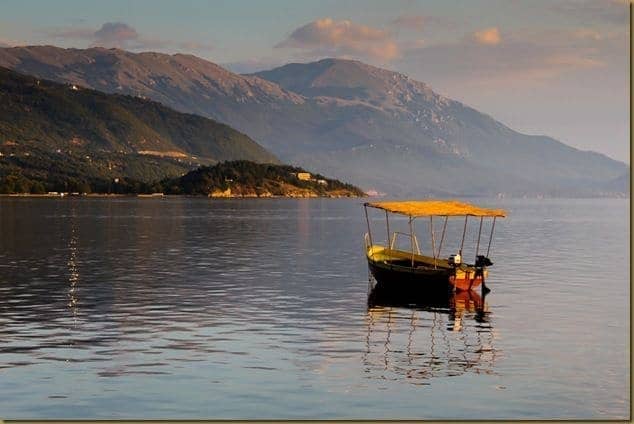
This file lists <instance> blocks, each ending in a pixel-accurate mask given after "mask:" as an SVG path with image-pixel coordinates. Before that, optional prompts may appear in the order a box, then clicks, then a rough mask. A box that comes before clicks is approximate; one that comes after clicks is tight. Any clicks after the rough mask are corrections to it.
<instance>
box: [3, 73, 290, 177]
mask: <svg viewBox="0 0 634 424" xmlns="http://www.w3.org/2000/svg"><path fill="white" fill-rule="evenodd" d="M235 159H246V160H252V161H256V162H278V159H277V158H276V157H275V156H274V155H272V154H271V153H269V152H268V151H267V150H265V149H264V148H263V147H261V146H260V145H258V144H257V143H256V142H255V141H253V140H252V139H250V138H249V137H248V136H246V135H244V134H242V133H240V132H238V131H236V130H234V129H232V128H231V127H229V126H227V125H225V124H220V123H218V122H215V121H213V120H211V119H208V118H203V117H200V116H196V115H191V114H184V113H179V112H175V111H173V110H171V109H169V108H168V107H166V106H163V105H161V104H160V103H157V102H154V101H149V100H144V99H141V98H138V97H132V96H124V95H114V94H104V93H101V92H99V91H95V90H91V89H85V88H83V87H79V86H72V85H67V84H59V83H54V82H50V81H47V80H42V79H37V78H35V77H31V76H25V75H22V74H19V73H16V72H14V71H11V70H9V69H6V68H0V175H5V176H6V175H8V174H11V173H14V174H20V175H25V176H26V178H27V179H33V180H39V181H47V182H49V183H51V184H52V183H53V181H57V183H56V184H61V183H62V182H63V181H64V179H65V178H66V179H67V178H72V179H74V181H82V182H83V183H88V184H90V182H91V181H92V182H93V183H95V181H97V180H101V181H105V180H112V179H114V178H131V179H135V180H141V181H151V180H155V179H159V178H163V177H165V176H168V175H180V174H183V173H184V172H186V171H187V170H189V169H192V168H195V167H196V166H197V165H200V164H201V163H204V164H210V163H216V162H218V161H226V160H235Z"/></svg>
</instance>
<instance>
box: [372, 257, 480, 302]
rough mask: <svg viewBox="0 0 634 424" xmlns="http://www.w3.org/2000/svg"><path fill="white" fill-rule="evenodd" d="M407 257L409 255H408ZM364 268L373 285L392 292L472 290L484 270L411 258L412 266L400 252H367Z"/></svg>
mask: <svg viewBox="0 0 634 424" xmlns="http://www.w3.org/2000/svg"><path fill="white" fill-rule="evenodd" d="M410 256H411V254H410ZM367 260H368V267H369V269H370V272H371V273H372V276H373V277H374V279H375V280H376V281H377V283H379V284H381V285H384V286H390V287H392V288H394V289H396V290H407V291H417V290H420V291H435V292H442V291H447V290H453V289H454V288H455V289H456V290H473V289H476V288H478V287H479V286H480V285H481V284H482V282H483V281H484V278H486V276H487V270H486V269H482V270H477V269H476V268H474V267H472V266H464V265H463V266H461V267H453V266H450V265H449V264H448V263H447V261H444V260H439V259H435V260H434V259H433V258H428V257H425V256H421V255H415V256H414V261H413V266H412V261H411V260H410V259H404V258H403V252H398V251H386V250H378V249H377V248H373V249H370V250H368V252H367Z"/></svg>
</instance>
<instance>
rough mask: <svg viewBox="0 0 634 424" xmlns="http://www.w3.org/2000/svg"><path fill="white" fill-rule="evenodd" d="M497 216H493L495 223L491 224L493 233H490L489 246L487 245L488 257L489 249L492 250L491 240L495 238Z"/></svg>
mask: <svg viewBox="0 0 634 424" xmlns="http://www.w3.org/2000/svg"><path fill="white" fill-rule="evenodd" d="M496 218H497V216H494V217H493V225H491V234H490V235H489V246H487V258H488V257H489V250H491V240H493V230H494V229H495V219H496Z"/></svg>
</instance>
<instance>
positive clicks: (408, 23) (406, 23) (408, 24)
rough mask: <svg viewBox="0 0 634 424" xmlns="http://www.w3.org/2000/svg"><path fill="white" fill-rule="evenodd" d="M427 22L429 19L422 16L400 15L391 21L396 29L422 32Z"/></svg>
mask: <svg viewBox="0 0 634 424" xmlns="http://www.w3.org/2000/svg"><path fill="white" fill-rule="evenodd" d="M428 22H429V18H428V17H427V16H423V15H401V16H399V17H398V18H396V19H394V20H393V21H392V25H393V26H395V27H397V28H405V29H410V30H413V31H419V32H422V31H423V30H424V29H425V28H426V26H427V24H428Z"/></svg>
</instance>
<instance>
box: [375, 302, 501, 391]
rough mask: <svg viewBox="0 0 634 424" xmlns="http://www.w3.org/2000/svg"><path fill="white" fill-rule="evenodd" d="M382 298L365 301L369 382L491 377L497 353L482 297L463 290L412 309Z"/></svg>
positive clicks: (419, 303) (422, 381)
mask: <svg viewBox="0 0 634 424" xmlns="http://www.w3.org/2000/svg"><path fill="white" fill-rule="evenodd" d="M382 294H384V293H381V292H379V293H378V294H377V293H376V292H373V293H372V295H371V296H370V298H369V306H368V313H367V318H366V322H367V337H366V352H365V354H364V356H363V364H364V366H365V372H366V374H367V377H368V378H371V379H374V378H378V379H386V380H401V379H405V380H406V381H409V382H410V383H412V384H429V383H430V381H429V380H430V379H432V378H436V377H451V376H459V375H462V374H465V373H467V372H472V373H476V374H493V373H494V365H495V361H496V359H497V357H498V356H499V352H498V351H497V350H496V349H495V347H494V339H495V332H494V330H493V328H492V326H491V316H490V311H489V310H488V306H487V304H486V302H485V299H484V298H483V297H481V296H480V295H478V294H477V293H475V292H473V291H463V292H458V293H455V294H447V295H443V296H439V295H435V296H434V297H431V298H428V299H427V300H423V301H420V300H419V301H417V302H416V303H413V304H412V303H404V302H399V301H397V300H396V299H395V298H394V297H390V296H382Z"/></svg>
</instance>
